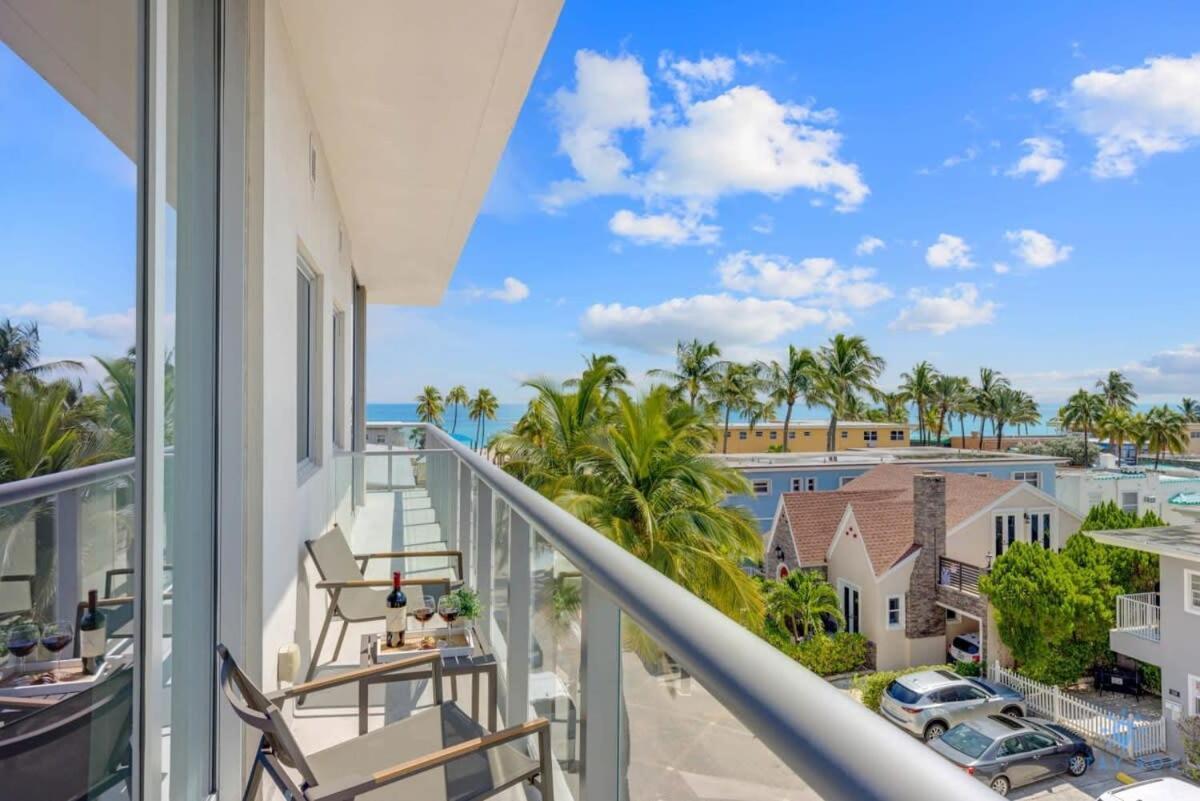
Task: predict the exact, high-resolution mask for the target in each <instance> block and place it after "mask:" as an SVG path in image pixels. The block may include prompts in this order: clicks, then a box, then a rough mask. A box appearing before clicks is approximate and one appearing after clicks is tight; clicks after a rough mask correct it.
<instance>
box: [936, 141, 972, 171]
mask: <svg viewBox="0 0 1200 801" xmlns="http://www.w3.org/2000/svg"><path fill="white" fill-rule="evenodd" d="M978 155H979V148H977V147H974V146H971V147H968V148H967V149H966V150H964V151H963V152H962V153H955V154H954V155H952V156H947V157H946V158H944V159H942V166H943V167H946V168H950V167H957V166H958V165H959V164H965V163H966V162H968V161H974V160H975V157H976V156H978Z"/></svg>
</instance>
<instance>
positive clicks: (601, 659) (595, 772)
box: [579, 577, 627, 801]
mask: <svg viewBox="0 0 1200 801" xmlns="http://www.w3.org/2000/svg"><path fill="white" fill-rule="evenodd" d="M581 628H582V630H583V639H582V652H581V654H580V677H579V683H580V711H579V712H580V719H581V721H582V726H581V728H582V744H581V751H582V757H583V763H582V766H581V771H580V788H581V794H582V798H581V799H579V801H611V799H618V798H619V797H620V787H621V785H622V782H621V777H622V775H623V774H624V770H625V765H624V764H623V760H622V758H621V754H622V753H625V749H623V748H622V743H621V742H620V739H621V738H620V733H621V731H622V727H621V714H622V712H621V710H622V708H623V706H624V705H623V704H622V702H621V610H620V609H619V608H618V607H617V605H616V603H614V602H613V600H612V598H610V597H609V596H608V595H607V594H606V593H605V592H604V591H603V590H601V589H600V588H599V587H597V586H596V585H595V584H593V583H592V582H591V581H590V580H588V579H587V578H586V577H585V578H584V579H583V617H582V621H581ZM625 745H627V744H625Z"/></svg>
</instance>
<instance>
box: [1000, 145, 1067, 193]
mask: <svg viewBox="0 0 1200 801" xmlns="http://www.w3.org/2000/svg"><path fill="white" fill-rule="evenodd" d="M1021 144H1023V145H1025V146H1026V147H1028V148H1029V152H1028V153H1026V154H1025V155H1024V156H1022V157H1021V159H1020V161H1018V162H1017V163H1016V164H1014V165H1013V166H1012V168H1011V169H1009V171H1008V175H1011V176H1014V177H1017V176H1021V175H1026V174H1031V175H1033V176H1034V183H1036V184H1039V185H1040V184H1048V183H1050V182H1051V181H1054V180H1056V179H1057V178H1058V176H1059V175H1061V174H1062V171H1063V167H1065V166H1067V162H1066V160H1065V159H1064V158H1063V157H1062V142H1061V141H1059V140H1058V139H1054V138H1053V137H1049V136H1031V137H1029V138H1028V139H1026V140H1024V141H1023V142H1021Z"/></svg>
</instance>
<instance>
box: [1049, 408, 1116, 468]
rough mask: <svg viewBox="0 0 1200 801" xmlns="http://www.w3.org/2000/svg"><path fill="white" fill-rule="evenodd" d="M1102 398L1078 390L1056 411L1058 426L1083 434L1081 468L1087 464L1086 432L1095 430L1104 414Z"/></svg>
mask: <svg viewBox="0 0 1200 801" xmlns="http://www.w3.org/2000/svg"><path fill="white" fill-rule="evenodd" d="M1104 406H1105V404H1104V398H1103V397H1101V396H1100V395H1093V394H1091V393H1090V392H1088V391H1087V390H1086V389H1080V390H1079V391H1078V392H1076V393H1075V394H1074V395H1072V396H1071V397H1070V398H1068V399H1067V403H1066V405H1065V406H1063V407H1062V408H1061V409H1059V410H1058V416H1057V418H1056V419H1057V420H1058V423H1059V425H1061V426H1062V427H1063V428H1065V429H1066V430H1068V431H1080V432H1082V433H1083V466H1084V467H1087V466H1088V462H1089V461H1090V460H1089V459H1088V450H1087V449H1088V432H1089V431H1091V430H1093V429H1095V428H1096V423H1097V422H1098V421H1099V420H1100V417H1101V416H1102V415H1103V414H1104Z"/></svg>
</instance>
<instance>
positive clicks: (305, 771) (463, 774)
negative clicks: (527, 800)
mask: <svg viewBox="0 0 1200 801" xmlns="http://www.w3.org/2000/svg"><path fill="white" fill-rule="evenodd" d="M217 656H218V658H219V659H220V663H221V689H222V691H223V692H224V693H225V697H226V698H227V699H228V700H229V703H230V704H231V705H232V706H233V709H234V712H236V713H237V715H238V717H240V718H241V719H242V721H243V722H245V723H246V724H247V725H249V726H252V727H253V728H255V729H258V730H259V731H261V732H262V738H261V740H260V741H259V745H258V751H257V752H256V754H255V756H254V765H253V766H252V767H251V769H250V778H249V781H248V782H247V784H246V791H245V793H244V794H243V796H242V801H252V799H254V798H255V797H256V795H257V793H258V789H259V784H260V782H261V781H262V776H263V774H264V773H266V774H267V775H268V776H269V777H270V778H271V779H272V780H273V781H274V782H275V785H276V786H277V787H278V788H279V791H280V792H281V793H282V794H283V796H284V798H286V799H288V800H289V801H350V800H351V799H358V801H481V799H485V798H491V797H492V796H495V795H496V794H497V793H500V792H503V791H504V790H507V789H508V788H510V787H514V786H516V785H519V784H520V783H521V782H524V781H528V782H530V784H532V785H534V786H535V787H537V788H538V790H539V791H540V792H541V797H542V801H554V791H553V784H554V780H553V775H552V773H551V764H550V760H551V759H552V757H551V753H550V723H549V721H547V720H545V719H544V718H537V719H535V720H530V721H527V722H525V723H521V724H518V725H516V726H511V727H509V728H507V729H502V730H501V731H498V732H488V731H487V729H485V728H484V727H483V726H481V725H480V724H478V723H476V722H475V721H473V720H471V718H470V717H469V716H468V715H467V714H466V713H465V712H464V711H463V710H462V709H460V708H459V707H458V705H457V704H455V703H454V702H452V701H451V702H444V700H443V698H442V669H441V665H442V661H441V657H440V656H439V655H438V654H436V653H423V654H417V655H415V656H412V657H409V658H407V659H403V660H398V661H396V662H390V663H388V664H384V665H375V666H373V667H367V668H362V669H360V670H356V671H354V672H352V673H343V674H341V675H339V676H335V677H333V678H329V679H321V680H320V681H314V682H308V683H306V684H300V685H297V686H295V687H291V688H288V689H286V690H279V691H277V692H273V693H266V694H264V693H263V692H262V691H261V690H259V689H258V687H256V686H255V685H254V683H253V682H252V681H250V680H249V679H248V678H247V677H246V675H245V674H244V673H242V671H241V669H240V668H239V667H238V666H237V663H236V662H235V661H234V660H233V657H232V656H230V654H229V651H228V650H227V649H226V648H225V646H224V645H218V646H217ZM418 665H429V666H430V667H431V668H432V672H433V682H432V684H433V696H434V706H432V707H428V708H425V709H421V710H419V711H417V712H415V713H413V714H412V715H410V716H409V717H407V718H404V719H403V720H399V721H396V722H395V723H389V724H387V725H385V726H383V727H382V728H378V729H375V730H374V731H372V732H365V731H363V730H362V728H361V723H360V732H359V736H358V737H356V738H354V739H352V740H347V741H346V742H344V743H339V744H338V745H335V746H332V747H330V748H326V749H324V750H321V751H316V752H314V753H311V754H306V753H304V752H303V751H301V750H300V746H299V745H298V744H297V742H296V739H295V738H294V737H293V736H292V733H291V731H290V730H289V729H288V725H287V716H286V715H284V714H283V712H282V710H281V707H282V706H283V704H284V702H285V701H287V699H289V698H295V699H300V698H303V697H304V696H306V695H309V694H310V693H314V692H318V691H320V690H324V689H328V688H330V687H336V686H340V685H344V684H350V683H355V682H357V683H359V685H360V691H359V694H358V696H359V704H360V707H361V706H362V705H365V704H366V696H367V693H366V692H365V688H366V687H367V686H368V685H370V684H376V683H386V682H396V681H406V680H409V677H406V676H405V675H404V674H403V672H400V671H403V670H404V669H405V668H411V667H415V666H418ZM364 711H365V710H363V709H362V708H360V710H359V713H360V714H359V720H360V721H362V720H364V719H365V717H364V715H363V713H364ZM533 735H537V738H538V753H539V756H540V759H538V760H534V759H531V758H530V757H528V756H526V755H525V754H524V753H523V752H521V751H520V750H518V749H517V748H515V747H514V746H512V745H509V743H513V742H515V741H517V740H521V739H523V738H525V737H531V736H533ZM289 769H290V770H289ZM293 773H295V774H299V779H298V780H297V779H294V778H293Z"/></svg>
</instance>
